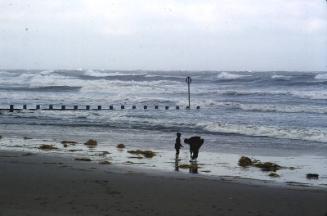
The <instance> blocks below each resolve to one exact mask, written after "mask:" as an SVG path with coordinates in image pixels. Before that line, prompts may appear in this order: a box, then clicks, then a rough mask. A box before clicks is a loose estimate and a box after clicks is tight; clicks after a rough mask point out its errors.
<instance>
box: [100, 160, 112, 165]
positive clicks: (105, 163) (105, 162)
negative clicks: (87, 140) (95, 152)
mask: <svg viewBox="0 0 327 216" xmlns="http://www.w3.org/2000/svg"><path fill="white" fill-rule="evenodd" d="M99 164H103V165H110V164H111V162H110V161H107V160H105V161H100V162H99Z"/></svg>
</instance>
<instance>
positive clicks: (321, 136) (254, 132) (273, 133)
mask: <svg viewBox="0 0 327 216" xmlns="http://www.w3.org/2000/svg"><path fill="white" fill-rule="evenodd" d="M197 125H198V126H200V127H202V128H203V129H204V130H207V131H209V132H217V133H227V134H229V133H230V134H241V135H247V136H257V137H271V138H280V139H294V140H305V141H315V142H327V129H326V128H291V127H277V126H257V125H249V124H247V125H245V124H228V123H212V122H207V123H198V124H197Z"/></svg>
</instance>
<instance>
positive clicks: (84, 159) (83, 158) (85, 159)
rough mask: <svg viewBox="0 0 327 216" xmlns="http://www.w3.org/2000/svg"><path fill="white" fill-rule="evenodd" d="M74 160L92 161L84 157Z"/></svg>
mask: <svg viewBox="0 0 327 216" xmlns="http://www.w3.org/2000/svg"><path fill="white" fill-rule="evenodd" d="M75 160H77V161H92V160H91V159H90V158H86V157H80V158H75Z"/></svg>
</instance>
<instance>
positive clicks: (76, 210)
mask: <svg viewBox="0 0 327 216" xmlns="http://www.w3.org/2000/svg"><path fill="white" fill-rule="evenodd" d="M0 176H1V178H0V215H1V216H10V215H33V216H34V215H188V216H190V215H262V216H263V215H297V216H299V215H311V216H314V215H317V216H325V215H327V206H326V203H327V191H326V190H324V189H317V188H313V187H311V188H306V187H295V186H286V185H283V186H281V185H264V184H256V183H249V182H248V183H244V182H243V183H242V182H237V181H231V180H228V179H224V178H220V179H210V178H205V177H201V175H191V174H181V173H173V174H169V173H164V172H163V173H160V172H153V173H149V172H148V171H142V170H141V169H133V168H132V167H131V168H128V167H120V166H115V165H103V164H97V163H93V162H84V161H75V160H73V158H69V157H62V156H54V155H50V154H47V155H45V154H30V153H24V152H11V151H1V152H0ZM250 182H251V181H250Z"/></svg>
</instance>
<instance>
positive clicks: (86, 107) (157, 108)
mask: <svg viewBox="0 0 327 216" xmlns="http://www.w3.org/2000/svg"><path fill="white" fill-rule="evenodd" d="M185 81H186V83H187V87H188V88H187V89H188V106H186V109H187V110H190V109H191V94H190V84H191V82H192V79H191V77H189V76H188V77H186V79H185ZM180 108H181V107H180V106H178V105H177V106H175V109H176V110H179V109H180ZM116 109H117V108H116ZM124 109H125V105H120V110H124ZM132 109H133V110H135V109H136V105H133V106H132ZM143 109H144V110H147V109H148V105H144V106H143ZM154 109H156V110H159V105H155V106H154ZM164 109H165V110H169V106H164ZM196 109H197V110H199V109H200V106H196ZM0 110H7V111H9V112H14V111H15V110H16V111H19V110H114V106H113V105H110V106H109V109H106V108H105V109H103V108H102V106H101V105H98V106H97V108H96V109H91V106H90V105H86V106H85V108H84V109H80V108H79V106H78V105H74V106H73V108H70V109H69V108H68V109H67V108H66V105H61V107H60V108H55V107H54V106H53V105H52V104H50V105H48V107H47V108H42V109H41V105H36V106H35V109H27V105H26V104H24V105H23V108H22V109H21V108H18V109H17V108H15V107H14V105H9V109H0Z"/></svg>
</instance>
